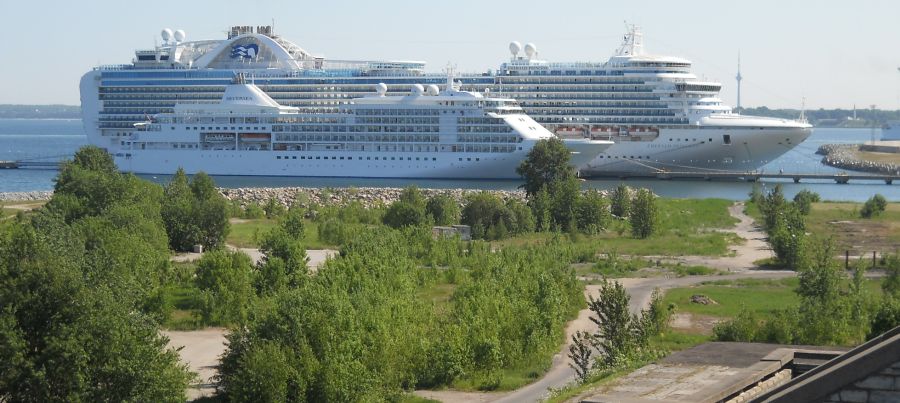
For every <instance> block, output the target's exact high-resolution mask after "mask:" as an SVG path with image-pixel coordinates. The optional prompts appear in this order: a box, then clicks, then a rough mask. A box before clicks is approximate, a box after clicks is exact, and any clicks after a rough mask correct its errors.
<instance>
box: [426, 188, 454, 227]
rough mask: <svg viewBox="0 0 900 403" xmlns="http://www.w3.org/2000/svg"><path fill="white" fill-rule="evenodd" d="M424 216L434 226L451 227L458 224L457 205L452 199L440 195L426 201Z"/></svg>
mask: <svg viewBox="0 0 900 403" xmlns="http://www.w3.org/2000/svg"><path fill="white" fill-rule="evenodd" d="M425 212H426V214H427V215H428V216H429V217H431V221H432V222H434V225H453V224H457V223H459V219H460V210H459V204H458V203H456V200H453V198H452V197H450V196H448V195H445V194H441V195H436V196H434V197H432V198H430V199H428V203H426V205H425Z"/></svg>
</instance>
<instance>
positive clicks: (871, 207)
mask: <svg viewBox="0 0 900 403" xmlns="http://www.w3.org/2000/svg"><path fill="white" fill-rule="evenodd" d="M886 208H887V199H885V198H884V196H882V195H880V194H876V195H875V196H872V197H871V198H869V200H866V202H865V204H863V207H862V209H861V210H860V211H859V214H860V215H861V216H862V217H863V218H872V217H876V216H879V215H881V213H883V212H884V210H885V209H886Z"/></svg>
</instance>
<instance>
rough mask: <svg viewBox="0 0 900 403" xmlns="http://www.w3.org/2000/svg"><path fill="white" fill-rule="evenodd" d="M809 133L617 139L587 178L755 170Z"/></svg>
mask: <svg viewBox="0 0 900 403" xmlns="http://www.w3.org/2000/svg"><path fill="white" fill-rule="evenodd" d="M810 133H811V130H810V129H809V128H764V129H760V128H734V127H729V128H715V127H702V128H685V129H662V130H660V134H659V137H658V138H656V139H654V140H652V141H627V139H621V138H619V139H615V141H616V143H615V144H614V145H613V146H611V147H610V148H609V149H608V150H607V151H606V152H604V153H601V154H600V155H599V156H597V158H595V159H593V160H592V161H591V162H589V163H588V166H587V167H585V168H584V169H583V173H584V174H586V175H603V174H604V173H606V174H608V173H628V172H635V173H653V172H659V171H670V172H678V171H689V172H697V171H752V170H757V169H759V168H760V167H762V166H763V165H766V164H768V163H769V162H771V161H773V160H775V159H777V158H778V157H780V156H782V155H783V154H784V153H786V152H788V151H790V150H791V149H793V148H794V147H796V146H797V144H799V143H801V142H803V141H804V140H806V138H807V137H809V135H810ZM726 136H728V137H726Z"/></svg>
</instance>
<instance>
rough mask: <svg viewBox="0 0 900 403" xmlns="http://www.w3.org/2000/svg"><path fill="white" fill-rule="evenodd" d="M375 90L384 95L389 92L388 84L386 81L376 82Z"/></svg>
mask: <svg viewBox="0 0 900 403" xmlns="http://www.w3.org/2000/svg"><path fill="white" fill-rule="evenodd" d="M375 92H377V93H378V95H381V96H384V94H385V93H386V92H387V84H385V83H378V84H375Z"/></svg>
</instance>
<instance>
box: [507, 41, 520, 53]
mask: <svg viewBox="0 0 900 403" xmlns="http://www.w3.org/2000/svg"><path fill="white" fill-rule="evenodd" d="M521 51H522V44H521V43H519V42H517V41H512V42H510V43H509V53H512V55H513V57H515V56H516V55H518V54H519V52H521Z"/></svg>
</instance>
